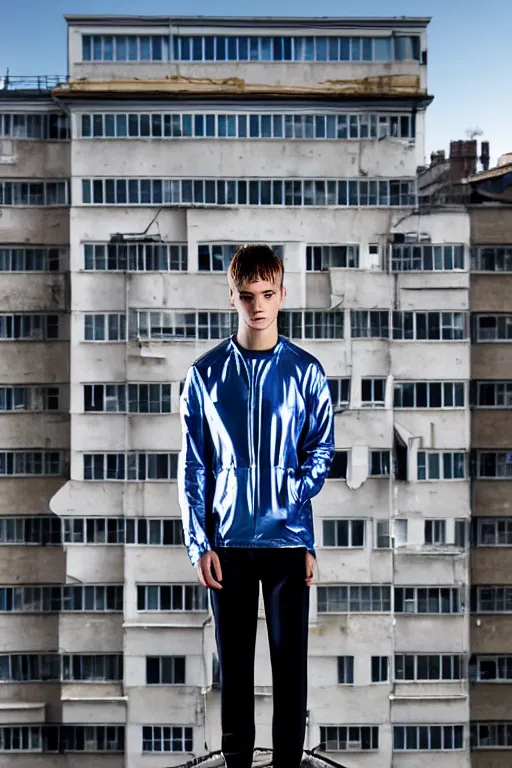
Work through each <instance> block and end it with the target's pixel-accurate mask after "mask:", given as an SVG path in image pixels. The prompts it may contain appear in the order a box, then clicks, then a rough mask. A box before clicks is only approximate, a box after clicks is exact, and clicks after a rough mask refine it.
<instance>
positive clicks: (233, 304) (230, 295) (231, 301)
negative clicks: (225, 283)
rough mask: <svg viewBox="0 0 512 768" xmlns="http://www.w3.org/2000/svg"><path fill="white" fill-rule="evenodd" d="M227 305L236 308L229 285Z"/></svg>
mask: <svg viewBox="0 0 512 768" xmlns="http://www.w3.org/2000/svg"><path fill="white" fill-rule="evenodd" d="M229 305H230V306H231V307H233V309H236V307H235V295H234V293H233V289H232V288H231V286H229Z"/></svg>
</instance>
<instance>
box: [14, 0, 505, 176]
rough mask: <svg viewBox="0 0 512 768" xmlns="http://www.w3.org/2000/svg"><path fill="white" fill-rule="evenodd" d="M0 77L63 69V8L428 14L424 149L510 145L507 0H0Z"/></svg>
mask: <svg viewBox="0 0 512 768" xmlns="http://www.w3.org/2000/svg"><path fill="white" fill-rule="evenodd" d="M0 9H1V11H2V16H1V18H0V76H1V75H3V74H5V70H6V68H7V67H9V71H10V73H11V74H12V75H33V74H61V73H65V72H66V69H67V67H66V25H65V22H64V19H63V14H64V13H81V14H94V13H108V14H116V13H117V14H140V13H144V14H148V15H150V14H164V15H167V14H173V15H204V16H207V15H210V14H211V15H218V16H220V15H233V16H239V15H261V16H289V15H295V16H310V15H313V14H314V15H317V16H402V15H406V16H431V17H432V21H431V24H430V26H429V50H428V55H429V68H428V69H429V91H430V92H431V93H432V94H434V96H435V99H434V102H433V104H432V105H431V106H430V107H429V109H428V112H427V137H426V154H427V157H429V155H430V152H431V151H432V150H435V149H448V145H449V141H450V139H464V138H466V131H467V130H468V129H471V128H475V127H479V128H480V129H482V131H483V136H482V139H486V140H488V141H490V144H491V158H492V164H495V162H496V160H497V158H498V156H499V155H500V154H502V153H504V152H507V151H512V130H511V128H512V99H511V98H510V95H509V87H508V83H509V82H510V72H511V64H510V56H509V51H510V31H511V29H512V3H511V2H510V0H486V1H485V2H483V3H482V2H477V0H464V2H462V0H408V1H407V2H406V1H405V0H358V2H357V3H346V2H334V0H316V2H315V3H311V2H306V1H305V0H295V2H294V3H293V4H290V3H286V2H284V0H271V1H270V0H259V2H258V3H250V2H247V3H246V4H240V2H234V0H217V2H216V3H215V4H212V3H211V2H205V0H196V2H195V3H191V2H190V1H188V2H185V0H175V2H174V3H169V2H163V0H149V1H148V2H147V3H144V4H141V2H140V0H137V1H135V0H124V2H115V1H114V0H88V2H87V3H85V2H83V1H82V2H79V1H77V0H0Z"/></svg>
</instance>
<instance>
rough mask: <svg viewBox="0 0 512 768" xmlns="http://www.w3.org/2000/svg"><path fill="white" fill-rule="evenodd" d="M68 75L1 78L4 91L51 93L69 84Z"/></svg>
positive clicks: (0, 84)
mask: <svg viewBox="0 0 512 768" xmlns="http://www.w3.org/2000/svg"><path fill="white" fill-rule="evenodd" d="M67 81H68V76H67V75H10V74H9V73H7V74H6V75H1V76H0V92H2V91H51V89H52V88H56V87H57V86H58V85H63V84H64V83H67Z"/></svg>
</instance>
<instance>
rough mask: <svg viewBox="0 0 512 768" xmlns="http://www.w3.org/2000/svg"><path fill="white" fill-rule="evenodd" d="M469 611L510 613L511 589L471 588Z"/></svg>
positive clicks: (511, 605) (511, 607) (511, 608)
mask: <svg viewBox="0 0 512 768" xmlns="http://www.w3.org/2000/svg"><path fill="white" fill-rule="evenodd" d="M471 610H472V611H473V612H475V613H512V587H494V586H493V587H488V586H472V587H471Z"/></svg>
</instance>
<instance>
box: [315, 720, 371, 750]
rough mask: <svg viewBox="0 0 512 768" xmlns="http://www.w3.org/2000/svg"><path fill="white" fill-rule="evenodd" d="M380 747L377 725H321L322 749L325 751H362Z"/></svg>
mask: <svg viewBox="0 0 512 768" xmlns="http://www.w3.org/2000/svg"><path fill="white" fill-rule="evenodd" d="M378 748H379V728H378V726H376V725H350V726H344V725H336V726H332V725H321V726H320V749H321V750H322V751H323V752H344V751H345V750H349V751H357V752H359V751H361V750H365V751H366V750H370V749H378Z"/></svg>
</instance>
